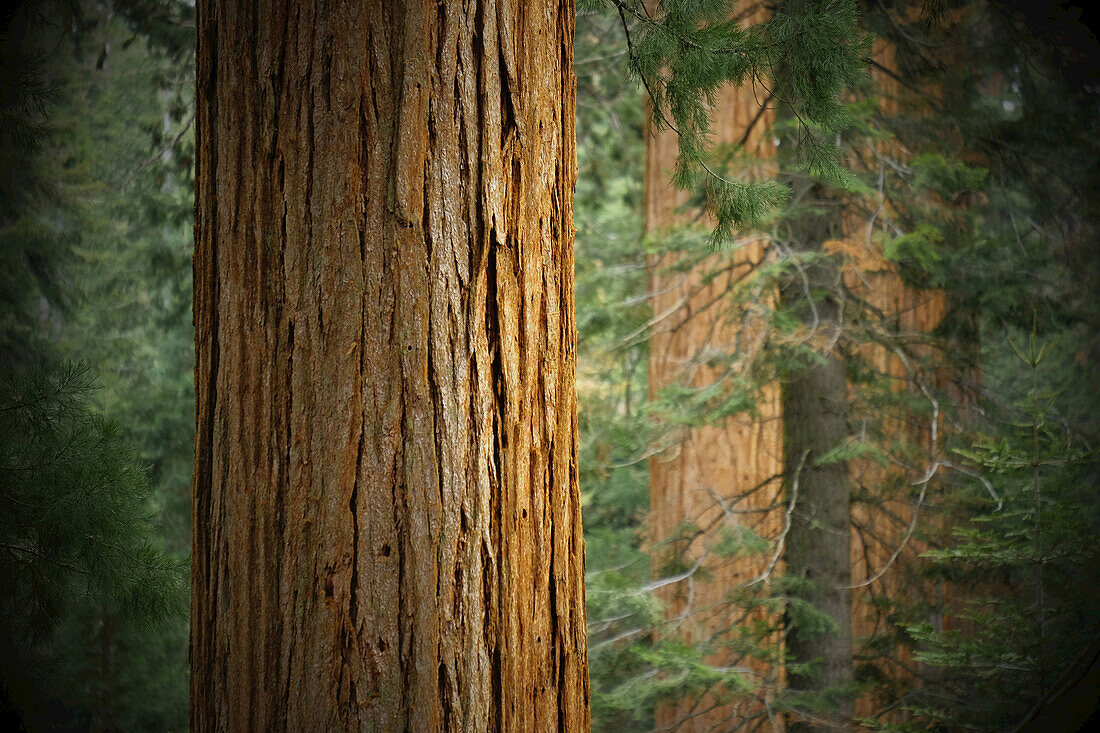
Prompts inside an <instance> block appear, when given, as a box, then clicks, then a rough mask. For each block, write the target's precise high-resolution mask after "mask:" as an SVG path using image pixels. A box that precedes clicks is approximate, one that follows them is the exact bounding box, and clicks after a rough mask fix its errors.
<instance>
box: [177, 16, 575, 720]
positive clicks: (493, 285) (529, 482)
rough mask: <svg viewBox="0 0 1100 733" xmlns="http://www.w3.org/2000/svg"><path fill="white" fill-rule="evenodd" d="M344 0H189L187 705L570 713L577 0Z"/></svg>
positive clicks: (413, 714) (271, 711)
mask: <svg viewBox="0 0 1100 733" xmlns="http://www.w3.org/2000/svg"><path fill="white" fill-rule="evenodd" d="M371 5H372V7H366V8H364V7H360V6H359V5H357V4H354V3H351V2H340V1H335V2H331V3H319V4H309V3H304V4H299V5H297V6H295V7H294V8H293V9H288V8H285V7H282V6H280V7H274V6H269V4H267V3H252V4H249V3H234V2H228V1H227V0H226V1H225V2H221V1H220V0H218V1H215V0H211V1H210V2H207V3H204V4H201V6H200V9H199V16H200V26H201V27H202V28H203V29H204V32H206V31H207V30H211V31H216V33H217V36H216V37H213V36H208V37H207V38H206V39H205V40H204V42H203V43H204V45H203V46H202V48H203V53H204V54H205V55H204V56H203V57H202V58H200V61H199V68H200V77H201V78H202V79H203V82H202V83H203V84H204V86H203V87H202V91H200V102H199V106H200V113H199V120H200V132H199V137H200V140H199V149H200V163H199V178H200V180H199V184H198V185H199V196H198V197H197V201H198V202H199V203H198V204H197V229H198V232H197V240H196V241H197V242H200V244H198V245H197V249H196V251H197V254H196V283H198V287H197V291H196V334H197V336H196V338H197V342H198V348H199V352H200V354H199V359H198V366H197V375H198V378H199V392H200V395H201V396H202V397H203V398H205V401H204V402H200V407H199V410H198V413H197V421H198V426H199V433H198V434H199V436H200V439H199V441H197V443H198V445H197V448H196V458H197V463H196V466H197V470H196V474H195V475H196V478H195V527H196V532H195V558H196V562H195V566H194V570H193V573H194V584H195V588H196V593H195V595H194V599H195V600H194V619H195V626H194V632H193V639H192V654H193V664H194V667H195V670H196V676H195V680H196V683H195V687H194V692H193V696H192V710H193V720H194V722H195V726H196V728H197V729H199V730H204V729H212V728H213V729H232V730H241V729H273V730H280V729H286V728H292V729H343V730H347V729H365V730H385V731H390V730H417V731H419V730H425V731H431V730H512V729H523V728H531V729H535V730H555V729H565V730H579V729H585V728H586V727H587V724H588V709H587V708H588V696H589V692H588V679H587V669H586V663H585V656H584V642H585V635H584V609H583V603H584V596H583V572H584V568H583V541H582V536H581V534H580V517H579V507H580V499H579V493H578V491H577V485H576V465H575V451H576V449H577V440H576V417H575V412H576V401H575V394H574V392H573V386H572V385H573V381H574V369H575V353H574V352H575V349H574V343H575V317H574V313H573V305H572V297H573V296H572V285H573V260H572V233H573V229H572V210H571V205H572V190H573V185H574V179H575V175H576V169H575V160H574V156H575V148H574V130H573V116H574V106H573V105H574V98H573V83H574V82H573V76H572V69H571V63H572V57H571V52H570V51H569V50H568V49H570V48H571V42H572V33H573V28H572V23H573V17H572V9H571V8H570V7H569V6H568V5H567V4H563V6H562V7H560V8H553V7H549V8H539V10H538V11H537V12H529V11H527V10H526V9H525V8H523V7H522V6H521V4H517V3H511V2H509V3H506V2H489V1H486V2H481V3H474V2H469V3H442V4H441V3H434V2H419V3H408V4H406V5H405V6H402V7H391V6H390V4H388V3H374V4H371ZM373 5H377V7H373ZM215 20H217V21H219V22H218V23H215V22H214V21H215ZM251 48H256V49H257V50H256V53H255V54H249V53H244V54H240V53H236V50H237V49H251ZM562 49H567V50H566V51H565V52H563V50H562ZM215 51H217V53H215ZM215 82H217V83H215ZM218 109H224V110H226V115H225V117H224V118H219V117H218V116H217V115H215V114H214V112H216V111H217V110H218ZM219 140H220V141H222V147H223V149H224V150H225V151H226V155H225V159H224V160H220V161H219V160H218V158H217V154H216V153H217V148H216V147H214V145H215V143H216V142H217V141H219ZM219 181H223V182H224V183H219ZM215 184H217V186H215ZM215 194H216V195H215ZM219 243H221V244H222V246H218V244H219ZM219 282H222V283H224V285H223V286H222V287H221V288H220V289H219V286H218V283H219ZM219 314H221V315H220V316H219ZM219 317H221V318H222V321H223V322H222V323H221V324H220V326H219V323H218V321H217V320H216V319H217V318H219ZM219 350H220V352H219ZM219 353H221V354H223V357H222V359H221V361H222V363H221V367H220V369H218V370H217V371H216V372H212V369H211V366H212V365H216V364H217V363H218V358H219V357H218V355H219ZM212 373H213V374H214V376H213V381H212V382H207V381H206V380H211V379H212V378H211V374H212ZM204 384H205V386H204ZM218 663H221V665H220V666H219V664H218Z"/></svg>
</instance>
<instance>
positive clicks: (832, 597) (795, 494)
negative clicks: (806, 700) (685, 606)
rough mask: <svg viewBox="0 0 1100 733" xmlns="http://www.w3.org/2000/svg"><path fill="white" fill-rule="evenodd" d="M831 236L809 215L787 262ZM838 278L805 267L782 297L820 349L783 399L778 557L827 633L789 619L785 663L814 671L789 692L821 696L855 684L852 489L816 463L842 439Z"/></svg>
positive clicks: (834, 466) (835, 271)
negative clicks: (783, 497) (789, 508)
mask: <svg viewBox="0 0 1100 733" xmlns="http://www.w3.org/2000/svg"><path fill="white" fill-rule="evenodd" d="M829 218H832V217H829ZM829 229H830V227H829V224H828V223H827V222H824V221H821V220H820V219H819V218H818V217H816V216H814V215H812V214H806V215H803V216H800V217H799V218H798V220H797V221H793V222H791V226H790V240H789V242H788V244H789V245H790V249H791V254H792V256H793V257H795V258H800V257H801V256H802V255H805V254H808V253H810V254H817V253H820V252H821V251H822V247H823V245H824V243H825V241H826V239H832V238H833V237H834V236H836V235H835V234H832V236H830V234H831V232H830V231H829ZM839 278H840V274H839V268H838V267H837V266H836V263H835V262H833V261H831V260H828V259H819V260H816V261H803V262H801V264H800V265H799V266H798V267H797V268H795V270H794V271H793V272H792V273H791V274H790V276H789V277H788V278H787V279H786V281H785V282H784V283H783V285H782V286H781V287H780V303H781V305H782V306H783V307H784V308H787V309H789V310H791V311H793V312H795V313H797V314H798V316H799V318H800V319H801V320H802V322H803V324H804V326H805V329H806V333H805V338H807V339H809V342H810V344H818V343H821V342H825V344H826V345H825V346H822V347H821V348H815V349H814V353H813V354H804V355H801V356H797V357H795V359H796V365H795V366H794V367H793V368H791V369H790V370H789V371H788V372H787V373H786V374H785V375H784V378H783V381H782V387H781V389H780V395H781V398H780V399H781V405H782V408H781V409H782V414H783V453H784V465H785V467H786V476H787V493H788V501H789V502H790V503H791V504H793V506H794V510H793V512H792V513H791V525H790V531H789V533H788V535H787V542H786V554H785V560H786V565H787V576H788V578H789V579H790V580H792V581H794V583H795V584H794V585H792V586H791V591H790V593H791V594H792V596H794V597H796V598H799V599H800V600H802V601H805V602H808V603H809V604H810V605H812V606H813V607H814V609H816V611H817V612H818V613H821V614H823V615H824V616H826V617H828V623H829V624H830V625H832V627H833V628H828V629H826V628H817V624H815V623H808V622H807V621H806V619H805V616H804V614H803V613H802V612H801V611H799V610H798V609H793V608H792V609H791V610H790V611H789V612H788V619H789V621H790V622H791V623H790V625H789V626H788V633H787V652H788V658H789V659H790V660H791V661H793V662H797V663H810V664H811V667H810V668H809V669H808V670H807V671H805V672H799V671H796V670H795V669H789V670H788V674H787V681H788V686H789V687H790V689H791V690H792V691H807V692H820V691H822V690H826V689H829V688H835V687H837V686H838V685H839V686H843V685H845V684H847V683H849V682H850V681H851V680H852V592H851V590H850V589H849V586H851V584H852V573H851V540H850V533H849V522H850V513H851V482H850V480H849V477H848V466H847V462H846V461H828V462H825V463H819V461H820V460H821V459H822V458H823V457H824V456H825V455H826V454H827V453H828V452H829V451H830V450H832V449H833V448H836V447H837V446H839V445H840V444H841V443H842V442H843V441H844V439H845V438H846V437H847V435H848V421H847V403H848V386H847V381H846V378H845V370H844V362H843V361H842V359H841V358H840V356H839V355H838V354H836V353H835V352H834V351H832V350H830V349H829V348H828V346H827V343H828V342H829V341H830V340H831V339H832V337H833V336H834V335H836V334H837V332H838V329H839V328H840V323H839V311H840V306H839V303H838V301H837V299H836V298H835V297H834V296H833V295H822V293H835V291H836V288H837V286H838V284H839ZM838 699H840V698H838ZM850 714H851V707H850V703H842V704H841V705H840V706H839V707H838V709H837V711H836V716H835V719H836V720H837V721H843V720H844V719H846V718H848V717H850ZM798 727H801V724H799V725H792V729H794V728H798ZM813 728H816V726H810V729H813Z"/></svg>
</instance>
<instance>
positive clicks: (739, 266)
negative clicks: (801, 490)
mask: <svg viewBox="0 0 1100 733" xmlns="http://www.w3.org/2000/svg"><path fill="white" fill-rule="evenodd" d="M750 12H751V15H750V16H749V17H747V18H746V22H748V23H755V22H759V21H760V20H762V19H763V18H764V17H765V11H764V9H763V7H762V6H760V5H757V6H755V8H754V9H753V10H751V11H750ZM766 96H767V92H766V91H765V90H763V89H762V88H758V87H756V88H754V87H752V86H744V87H733V86H728V87H725V88H724V89H722V90H721V92H720V94H719V98H718V102H717V104H716V106H715V108H714V135H713V137H714V140H715V142H717V143H727V144H734V143H737V142H739V141H741V140H742V139H743V138H744V139H745V153H746V156H747V161H746V162H745V163H744V164H743V168H742V170H741V171H740V173H741V174H742V175H744V176H756V177H763V176H771V175H774V163H773V162H772V161H773V159H774V154H775V153H774V145H773V144H772V138H771V133H770V128H771V125H772V122H773V120H774V115H773V114H772V112H771V111H770V110H762V109H761V105H760V102H761V100H763V99H765V98H766ZM746 136H747V137H746ZM677 150H678V146H677V140H676V133H675V132H673V131H671V130H668V129H665V130H663V131H661V132H655V131H654V130H653V129H652V127H650V128H649V129H648V130H647V134H646V169H645V193H644V199H645V226H646V231H647V233H649V234H650V235H653V234H659V233H660V232H662V230H669V229H671V228H673V227H676V226H688V225H691V224H692V223H693V222H695V223H698V220H699V218H700V217H699V212H698V211H696V210H691V209H685V204H687V203H688V201H689V198H690V195H689V194H688V193H687V192H684V191H680V190H678V189H676V188H675V187H673V186H672V184H671V183H670V175H671V171H672V169H673V166H674V164H675V161H676V155H677ZM702 226H713V220H710V219H704V220H703V222H702ZM766 252H767V242H766V241H765V240H764V239H763V238H761V236H760V235H759V234H755V233H751V232H746V233H745V236H744V237H743V241H742V242H741V243H740V244H739V246H738V247H737V248H735V249H734V250H732V251H731V252H727V253H717V254H713V255H709V256H706V257H699V256H698V255H697V254H696V253H692V252H669V253H666V254H663V255H660V256H653V257H651V259H650V262H649V267H650V303H651V305H652V308H653V321H652V335H651V340H650V352H649V365H648V379H649V393H650V398H651V399H656V398H657V397H658V396H659V395H660V392H661V390H662V389H664V388H666V387H670V386H687V387H694V388H705V387H710V386H713V385H716V384H717V385H720V384H721V383H722V382H723V381H724V380H728V379H729V378H730V376H731V374H732V373H733V372H735V371H736V368H737V367H736V366H735V367H733V371H731V367H730V365H729V364H728V363H726V361H725V360H726V359H727V358H728V357H729V356H730V355H731V354H735V353H738V354H742V355H744V358H745V361H746V362H747V361H751V357H752V355H753V354H754V353H755V352H756V351H758V350H759V349H760V347H761V346H762V344H763V341H764V338H765V337H766V324H765V323H763V322H762V320H761V319H760V318H757V317H756V314H754V313H752V312H750V311H749V310H748V309H745V308H743V307H742V306H739V305H736V304H735V302H734V298H735V295H736V293H737V289H738V288H739V287H740V286H742V285H743V283H744V282H745V281H746V279H747V278H749V277H751V276H752V275H753V273H754V270H755V268H756V267H757V266H759V265H761V264H763V263H764V262H765V257H766ZM761 297H762V298H763V300H764V301H767V304H768V305H769V306H770V305H772V304H773V303H772V300H773V295H772V294H771V293H762V294H761ZM727 384H728V382H727ZM721 388H722V387H719V389H721ZM756 407H757V410H758V412H757V416H758V419H756V420H754V419H753V418H751V417H750V416H748V415H744V414H742V415H737V416H735V417H733V418H730V419H729V420H727V421H726V422H724V423H722V424H713V425H701V426H692V427H690V428H685V429H683V430H682V431H681V432H680V433H679V434H676V435H674V436H672V440H671V441H670V445H669V446H668V447H667V448H666V449H665V450H663V451H662V452H660V453H658V454H657V455H655V456H654V457H653V458H651V459H650V462H649V475H650V483H649V486H650V507H651V513H650V542H651V548H652V551H653V553H654V554H655V562H654V572H655V573H656V574H658V577H660V575H663V574H666V573H667V572H668V571H667V570H666V568H665V565H666V563H665V562H664V560H665V559H666V558H668V557H669V556H670V555H672V556H679V557H681V562H682V563H683V564H684V565H686V566H687V569H691V567H693V566H695V564H696V563H699V566H698V569H697V570H698V572H696V573H694V574H692V575H691V576H689V577H686V578H684V579H682V580H680V581H679V582H676V583H673V584H670V585H667V586H664V587H663V588H661V589H659V590H658V591H657V595H658V597H659V598H660V599H661V600H662V602H663V603H664V604H665V614H666V616H667V617H668V618H669V619H677V620H678V622H677V623H676V624H675V626H674V628H675V629H676V632H675V633H677V634H680V635H682V636H684V637H685V640H686V641H688V642H689V643H698V642H701V641H719V645H718V646H719V648H722V649H723V651H722V652H721V653H715V654H713V655H711V656H710V657H709V658H708V659H707V660H706V661H707V662H708V663H709V664H712V665H714V666H716V667H745V668H749V669H752V670H753V673H754V674H757V675H759V676H760V677H759V678H760V679H763V680H765V684H764V685H763V686H762V689H763V690H764V694H770V692H773V691H774V690H775V689H776V688H777V687H778V686H779V684H780V680H778V679H777V678H776V676H775V675H776V673H777V672H778V670H777V668H776V667H774V666H771V665H766V664H761V663H759V661H758V660H755V659H752V658H750V657H748V656H747V655H746V654H745V652H744V649H743V648H742V647H738V646H737V645H735V644H722V643H721V642H722V640H727V641H728V640H732V639H734V638H735V637H736V634H737V632H738V629H739V628H740V627H741V626H743V625H746V624H747V623H748V622H749V621H750V620H751V619H752V618H753V614H755V615H757V616H758V615H759V614H758V613H756V612H753V614H749V615H746V610H745V608H744V607H743V606H741V605H739V604H737V603H731V602H730V601H729V598H728V596H729V593H730V592H732V591H736V590H737V589H739V588H744V587H745V586H746V584H748V583H750V582H752V581H753V580H755V579H757V578H758V577H760V575H761V574H762V573H764V572H765V570H766V568H767V565H768V558H767V557H761V556H760V555H758V554H757V555H746V554H741V555H737V556H735V557H730V556H729V554H728V553H726V554H722V553H720V552H719V550H718V547H719V544H720V543H722V542H723V541H725V540H728V538H729V537H730V536H731V535H733V536H737V535H738V534H739V533H740V532H742V531H751V532H753V533H755V534H758V535H761V536H763V537H769V538H772V539H774V538H776V537H777V535H778V534H779V533H780V528H781V524H782V513H781V512H780V513H776V512H774V511H772V510H771V507H772V506H774V505H775V504H776V503H777V502H778V501H780V497H779V492H780V481H779V476H780V474H781V472H782V463H781V460H782V435H781V424H780V422H779V391H778V387H777V386H774V385H773V386H769V387H766V388H765V389H764V390H763V391H762V393H761V394H760V395H759V396H758V399H757V404H756ZM704 577H705V580H703V579H702V578H704ZM774 643H775V644H778V639H775V640H774ZM714 692H715V693H716V695H711V694H708V695H704V696H700V697H698V698H694V699H687V698H685V699H682V700H680V701H678V702H676V703H675V704H668V705H663V706H661V707H659V708H658V710H657V713H656V723H657V726H656V727H657V729H658V730H676V731H678V732H680V733H701V732H702V731H718V730H733V729H735V728H737V727H739V726H741V725H744V724H745V721H746V720H749V719H755V718H760V717H762V716H764V715H765V711H764V706H763V705H761V704H760V703H759V701H756V700H753V699H751V698H749V697H746V696H744V695H738V696H736V697H734V698H732V699H731V698H730V696H729V691H728V690H715V691H714ZM719 698H721V699H719ZM765 727H766V726H765Z"/></svg>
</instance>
